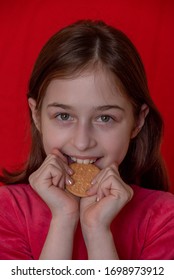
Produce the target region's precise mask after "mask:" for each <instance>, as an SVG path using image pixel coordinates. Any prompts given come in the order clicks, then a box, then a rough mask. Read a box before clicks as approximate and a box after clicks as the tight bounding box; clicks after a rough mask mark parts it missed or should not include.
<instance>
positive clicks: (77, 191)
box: [66, 163, 100, 197]
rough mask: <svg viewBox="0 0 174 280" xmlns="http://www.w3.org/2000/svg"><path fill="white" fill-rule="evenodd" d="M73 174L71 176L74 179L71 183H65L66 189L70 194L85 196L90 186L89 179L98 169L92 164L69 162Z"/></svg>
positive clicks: (90, 179) (91, 178)
mask: <svg viewBox="0 0 174 280" xmlns="http://www.w3.org/2000/svg"><path fill="white" fill-rule="evenodd" d="M70 167H71V169H72V170H73V171H74V174H73V175H72V176H71V177H72V179H73V180H74V184H73V185H67V186H66V189H67V190H68V191H69V192H71V193H72V194H74V195H76V196H79V197H85V196H87V194H86V191H87V190H88V189H89V188H90V187H91V181H92V180H93V178H94V177H95V176H96V175H97V174H98V173H99V171H100V169H99V168H98V167H97V166H95V165H94V164H90V163H89V164H80V163H72V164H70Z"/></svg>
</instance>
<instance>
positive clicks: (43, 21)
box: [0, 0, 174, 191]
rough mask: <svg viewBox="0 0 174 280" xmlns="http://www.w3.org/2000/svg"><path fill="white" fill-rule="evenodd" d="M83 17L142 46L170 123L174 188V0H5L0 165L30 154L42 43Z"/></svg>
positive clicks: (0, 27)
mask: <svg viewBox="0 0 174 280" xmlns="http://www.w3.org/2000/svg"><path fill="white" fill-rule="evenodd" d="M83 18H92V19H102V20H105V21H106V22H107V23H109V24H112V25H114V26H116V27H118V28H120V29H121V30H123V31H124V32H125V33H126V34H127V35H128V36H129V37H130V38H131V39H132V41H133V42H134V44H135V45H136V47H137V49H138V50H139V52H140V54H141V57H142V59H143V61H144V64H145V68H146V71H147V76H148V80H149V87H150V90H151V95H152V97H153V99H154V101H155V102H156V104H157V106H158V108H159V109H160V111H161V113H162V115H163V118H164V122H165V135H164V141H163V144H162V152H163V155H164V158H165V160H166V164H167V168H168V170H169V175H170V178H171V191H174V172H173V159H174V148H173V140H172V139H173V137H174V122H173V115H174V112H173V105H174V97H173V96H174V91H173V82H174V71H173V67H174V66H173V65H174V55H173V51H174V1H173V0H141V1H139V0H107V1H105V0H83V1H82V0H69V1H68V0H66V1H59V0H25V1H23V0H7V1H0V167H2V166H3V167H6V168H13V167H14V166H15V165H16V164H20V163H22V162H23V161H24V160H25V159H26V157H27V152H28V148H29V134H28V133H27V129H28V110H27V102H26V91H27V83H28V79H29V76H30V73H31V70H32V67H33V63H34V61H35V59H36V57H37V55H38V53H39V51H40V49H41V47H42V46H43V44H44V43H45V42H46V41H47V39H48V38H49V37H50V36H51V35H52V34H53V33H55V32H56V31H57V30H58V29H59V28H61V27H63V26H65V25H67V24H70V23H72V22H74V21H76V20H78V19H83Z"/></svg>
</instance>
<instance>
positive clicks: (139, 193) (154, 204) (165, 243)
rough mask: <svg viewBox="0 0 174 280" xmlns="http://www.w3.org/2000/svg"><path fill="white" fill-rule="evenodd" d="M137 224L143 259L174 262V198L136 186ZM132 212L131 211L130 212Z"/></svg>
mask: <svg viewBox="0 0 174 280" xmlns="http://www.w3.org/2000/svg"><path fill="white" fill-rule="evenodd" d="M133 190H134V198H133V199H132V202H131V204H130V206H131V205H132V207H135V208H134V209H135V211H134V216H135V219H136V221H135V223H136V224H137V226H138V232H139V239H140V240H141V246H142V244H143V247H141V252H142V255H141V258H143V259H150V258H151V259H173V258H174V238H173V236H174V195H173V194H172V193H169V192H163V191H156V190H149V189H144V188H140V187H137V186H133ZM129 209H130V208H129Z"/></svg>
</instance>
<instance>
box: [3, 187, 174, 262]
mask: <svg viewBox="0 0 174 280" xmlns="http://www.w3.org/2000/svg"><path fill="white" fill-rule="evenodd" d="M132 188H133V190H134V197H133V199H132V200H131V201H130V202H129V203H128V204H127V205H126V206H125V207H124V208H123V209H122V211H121V212H120V213H119V215H118V216H117V217H116V218H115V220H114V221H113V223H112V225H111V230H112V233H113V236H114V240H115V244H116V248H117V251H118V255H119V257H120V259H130V260H131V259H133V260H141V259H144V260H148V259H158V260H163V259H172V260H173V259H174V195H173V194H171V193H166V192H161V191H154V190H148V189H143V188H140V187H138V186H132ZM50 220H51V213H50V210H49V208H48V207H47V205H46V204H45V203H44V202H43V201H42V199H41V198H40V197H39V196H38V195H37V194H36V193H35V192H34V190H33V189H32V188H31V187H30V186H29V185H14V186H5V187H0V259H38V258H39V255H40V253H41V250H42V247H43V244H44V241H45V239H46V236H47V233H48V229H49V224H50ZM73 259H79V260H82V259H87V251H86V247H85V243H84V240H83V236H82V233H81V228H80V225H78V227H77V231H76V235H75V241H74V251H73Z"/></svg>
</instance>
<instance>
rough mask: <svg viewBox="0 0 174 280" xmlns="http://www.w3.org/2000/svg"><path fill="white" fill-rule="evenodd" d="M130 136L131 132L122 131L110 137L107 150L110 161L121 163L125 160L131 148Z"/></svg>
mask: <svg viewBox="0 0 174 280" xmlns="http://www.w3.org/2000/svg"><path fill="white" fill-rule="evenodd" d="M130 138H131V134H129V133H122V132H121V131H120V132H118V133H116V134H115V135H112V137H109V139H110V140H109V139H108V141H107V145H106V150H107V153H108V158H109V159H110V160H109V161H110V163H112V162H117V164H118V165H119V164H120V163H121V162H122V161H123V159H124V158H125V156H126V154H127V151H128V148H129V143H130Z"/></svg>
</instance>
